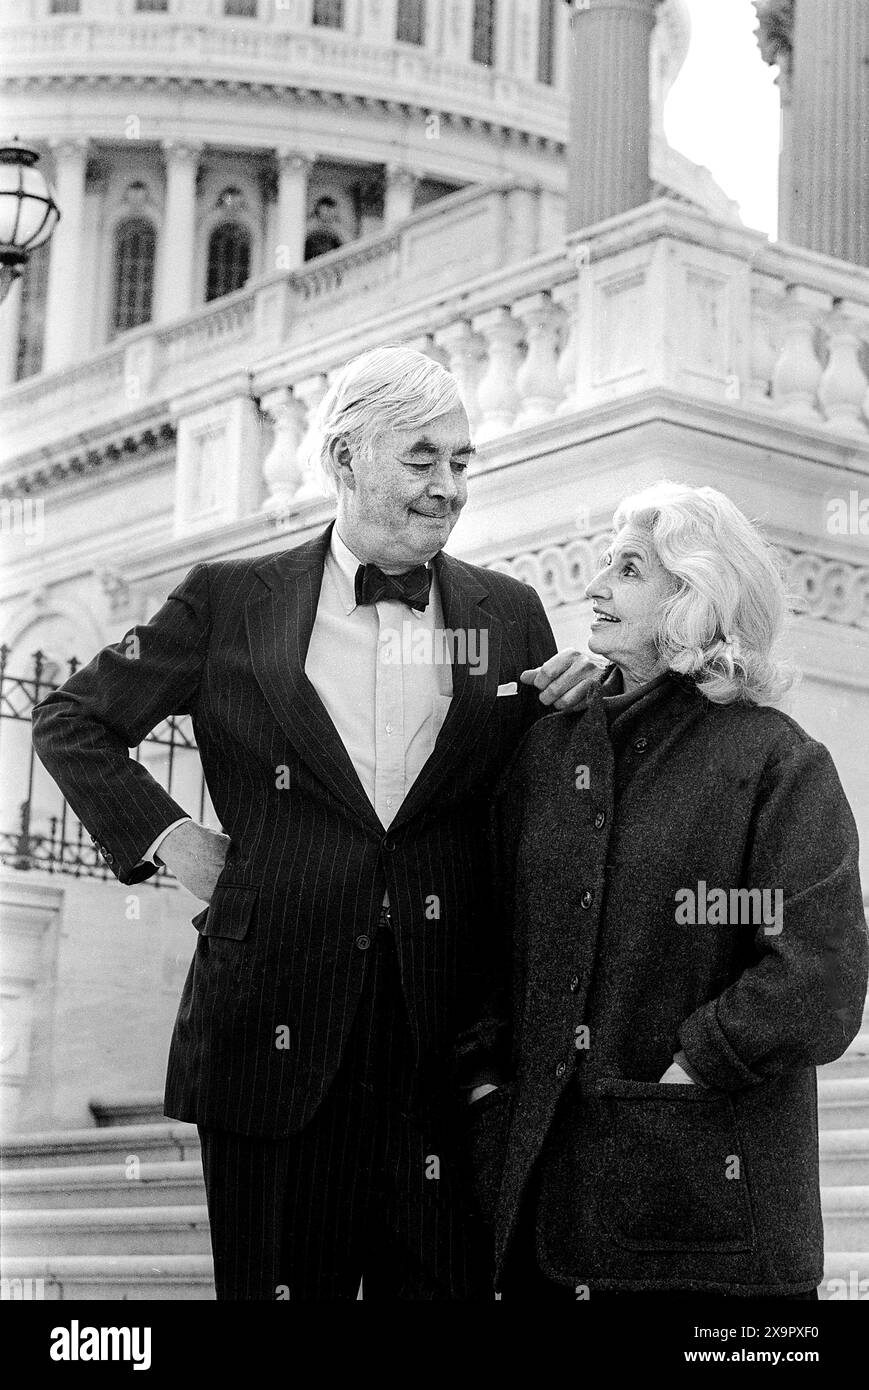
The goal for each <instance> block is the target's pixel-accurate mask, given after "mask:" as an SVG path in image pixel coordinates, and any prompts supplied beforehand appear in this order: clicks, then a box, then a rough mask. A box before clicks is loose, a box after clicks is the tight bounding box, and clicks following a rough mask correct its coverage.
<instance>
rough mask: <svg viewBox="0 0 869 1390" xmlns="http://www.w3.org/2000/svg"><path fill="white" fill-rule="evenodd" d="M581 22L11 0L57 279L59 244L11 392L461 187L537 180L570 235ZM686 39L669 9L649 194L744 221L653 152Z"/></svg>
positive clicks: (352, 8) (172, 1) (336, 2)
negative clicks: (571, 128)
mask: <svg viewBox="0 0 869 1390" xmlns="http://www.w3.org/2000/svg"><path fill="white" fill-rule="evenodd" d="M568 11H569V7H568V6H566V5H565V4H563V3H562V0H509V2H508V3H507V4H504V3H503V0H500V2H499V3H496V0H274V3H270V2H267V0H30V3H29V4H28V5H27V6H24V5H22V4H21V3H20V2H17V3H15V2H13V3H10V0H5V3H4V4H3V5H2V6H0V42H2V47H3V52H4V55H5V56H4V77H3V90H4V101H5V111H6V119H7V122H9V124H10V130H12V129H14V130H15V131H16V132H17V133H18V134H20V135H21V137H22V138H26V139H27V140H28V141H29V142H31V143H34V144H36V145H37V146H38V147H39V148H41V149H42V151H43V154H44V156H45V167H46V169H47V171H49V172H51V171H53V173H54V180H55V184H56V187H57V193H58V199H59V202H60V204H61V207H62V209H63V215H64V220H65V223H66V226H65V229H64V238H63V240H64V242H65V244H66V253H65V256H64V257H63V260H64V263H65V264H64V267H63V268H58V267H55V271H54V275H53V279H54V285H52V283H51V280H52V275H51V274H50V273H49V270H48V265H49V254H48V250H47V248H46V250H45V251H44V252H43V253H42V254H37V255H36V256H34V258H33V263H32V265H31V267H30V270H29V272H28V275H27V276H26V280H25V286H24V295H23V302H22V303H21V305H20V306H18V310H17V314H16V315H15V317H16V324H15V329H14V331H13V327H12V326H9V327H5V326H4V333H5V335H6V337H7V338H9V337H10V335H12V336H13V337H14V338H15V341H14V342H13V341H10V342H9V343H8V345H7V350H6V351H5V353H4V354H3V358H4V362H5V368H4V370H3V376H4V377H5V380H6V381H7V382H9V381H12V380H15V379H21V378H23V377H26V376H31V375H33V374H34V373H36V372H39V371H40V370H51V369H55V368H61V367H64V366H66V365H68V364H69V363H70V362H72V361H76V360H78V359H79V358H81V357H83V356H87V355H88V353H91V352H95V351H97V350H99V349H100V348H102V347H104V346H105V345H106V344H107V343H109V342H111V341H112V340H113V339H114V338H115V337H116V336H117V335H118V334H119V333H122V332H125V331H127V330H130V329H133V328H137V327H139V326H140V325H142V324H144V323H149V322H154V323H158V324H159V323H162V322H166V321H169V320H172V319H176V318H179V317H181V316H183V315H185V314H188V313H190V312H192V311H194V310H195V309H196V308H198V307H199V306H200V305H202V304H204V303H206V302H207V301H210V300H213V299H217V298H220V297H221V296H223V295H225V294H227V293H230V292H232V291H234V290H237V289H239V288H240V287H241V286H242V285H244V284H245V283H246V282H247V281H248V280H249V279H251V278H255V277H257V276H260V275H264V274H268V273H269V272H272V271H275V270H284V271H286V270H293V269H295V268H296V267H298V266H300V265H301V264H302V263H303V262H304V261H305V260H309V259H312V258H314V257H315V256H317V255H319V254H322V253H323V252H328V251H330V250H333V249H337V248H338V247H340V246H343V245H346V244H347V243H348V242H351V241H354V240H355V239H357V238H359V237H364V236H366V235H368V234H371V233H373V232H377V231H380V230H382V229H383V228H384V227H389V226H391V225H393V224H395V223H397V222H399V221H401V220H402V219H404V218H406V217H407V216H409V215H410V214H411V213H413V212H415V211H417V210H419V209H420V208H422V207H424V206H426V205H428V204H429V203H431V202H433V201H434V200H435V199H438V198H440V197H442V196H444V195H446V194H449V193H454V192H456V191H457V190H459V189H463V188H467V187H470V186H475V185H483V184H488V183H491V182H493V181H503V180H504V179H508V180H515V181H516V182H517V184H522V185H526V186H527V185H528V184H533V185H535V186H537V187H538V188H539V189H540V190H541V195H542V196H541V204H540V205H541V208H542V209H543V211H542V212H541V216H542V217H543V218H544V220H545V224H546V227H547V228H548V229H549V233H550V234H551V235H555V234H558V233H560V231H561V230H562V226H563V211H562V209H563V197H564V188H565V183H566V161H565V141H566V138H567V125H568V104H569V90H568V68H569V56H570V55H569V45H570V32H569V13H568ZM23 16H26V17H23ZM689 33H690V26H689V23H688V17H687V9H686V6H685V3H684V0H665V3H664V4H663V5H662V6H661V7H660V8H659V10H658V18H657V24H656V29H655V33H654V35H653V40H652V49H651V59H650V95H651V111H652V142H651V160H652V176H653V180H654V184H655V188H656V191H657V192H662V191H666V192H671V193H676V194H677V195H678V196H680V197H681V198H683V199H685V200H687V201H689V202H693V203H695V204H698V205H699V206H701V207H704V208H705V209H706V210H707V211H709V212H711V213H712V214H713V215H714V216H716V217H718V218H725V219H732V218H733V217H734V216H735V213H734V207H733V204H731V203H730V202H729V200H727V199H726V198H725V197H724V195H723V194H722V193H721V190H720V189H718V187H717V185H715V184H714V182H713V180H712V178H711V176H710V175H709V174H708V173H707V171H705V170H698V169H697V166H695V165H693V164H691V163H690V161H688V160H686V159H684V157H682V156H679V155H678V154H676V152H674V151H673V150H671V149H670V147H669V145H668V144H667V142H666V139H665V138H664V134H663V124H662V112H663V104H664V100H665V98H666V94H667V92H668V91H669V89H670V86H671V85H672V82H673V81H674V79H675V77H676V75H677V73H678V71H679V68H680V67H681V65H682V62H683V61H684V58H685V54H686V52H687V46H688V39H689ZM58 259H59V258H58ZM72 266H74V267H75V270H74V272H73V271H71V269H70V267H72ZM83 286H87V290H86V291H85V290H84V289H83V288H82V287H83ZM52 295H53V297H54V300H55V301H60V300H61V299H62V300H63V307H62V308H61V306H60V304H59V303H58V302H55V303H52ZM46 298H48V304H47V305H46ZM44 324H45V328H43V325H44Z"/></svg>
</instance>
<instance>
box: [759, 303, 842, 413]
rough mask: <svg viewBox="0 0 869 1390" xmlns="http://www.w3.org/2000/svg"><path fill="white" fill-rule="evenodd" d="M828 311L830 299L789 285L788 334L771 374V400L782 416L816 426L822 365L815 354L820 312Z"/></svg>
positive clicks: (786, 321)
mask: <svg viewBox="0 0 869 1390" xmlns="http://www.w3.org/2000/svg"><path fill="white" fill-rule="evenodd" d="M828 307H829V298H828V296H827V295H822V294H819V293H818V292H816V291H813V290H809V289H805V288H804V287H803V286H801V285H790V286H789V287H788V289H787V291H786V300H785V323H786V327H785V334H784V342H783V344H782V350H781V352H780V353H779V357H778V361H777V362H776V364H775V368H774V370H773V374H772V398H773V401H774V402H775V406H776V408H777V409H778V410H780V411H781V412H782V414H783V415H789V416H791V417H792V418H793V419H795V420H806V421H811V422H814V423H816V422H817V420H818V410H817V405H816V401H817V394H818V383H819V382H820V380H821V364H820V362H819V361H818V357H817V353H816V352H815V342H814V338H815V324H816V322H817V317H818V309H825V308H828Z"/></svg>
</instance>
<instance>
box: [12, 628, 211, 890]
mask: <svg viewBox="0 0 869 1390" xmlns="http://www.w3.org/2000/svg"><path fill="white" fill-rule="evenodd" d="M10 655H11V652H10V648H9V647H7V646H6V645H5V644H4V645H2V646H0V779H2V787H3V798H2V802H0V863H2V864H4V865H6V866H7V867H9V868H13V869H41V870H43V871H45V872H47V873H51V874H69V875H71V876H72V877H74V878H100V879H108V878H112V877H113V874H112V872H111V870H110V869H109V867H108V865H107V864H105V863H104V862H103V860H102V858H101V856H100V854H99V851H98V850H97V847H96V845H94V844H92V843H91V838H90V832H89V831H88V829H87V828H86V827H85V826H84V825H82V823H81V821H80V820H79V819H78V817H77V816H76V815H75V813H74V811H73V810H72V808H71V806H70V805H69V803H68V802H67V800H66V798H65V797H64V795H63V793H62V792H61V790H60V788H59V787H58V786H57V784H56V783H55V782H54V781H53V780H52V778H51V777H50V776H49V774H48V772H47V771H46V770H45V768H44V767H43V766H42V764H41V763H40V761H39V759H38V758H37V756H36V752H35V750H34V747H33V741H32V739H31V737H30V723H31V713H32V710H33V706H34V705H35V704H37V703H38V702H39V701H40V700H42V699H43V698H44V697H45V696H46V695H47V694H48V692H49V691H50V690H56V689H57V687H58V686H59V685H61V684H63V682H64V680H66V679H67V678H68V677H69V676H71V675H72V674H73V673H74V672H75V671H76V670H78V668H79V666H80V665H81V663H80V662H79V660H78V659H77V658H76V657H71V658H70V659H69V660H68V661H67V662H66V663H65V664H66V667H67V670H66V673H65V674H62V673H61V664H60V663H58V662H56V661H53V660H52V659H51V658H50V657H48V656H47V655H46V653H45V652H42V651H36V652H33V653H32V655H31V657H30V663H31V666H30V671H29V673H27V674H23V675H21V674H14V673H13V672H12V671H11V670H10V669H8V664H9V658H10ZM132 756H133V757H134V758H135V759H136V761H137V762H142V763H144V764H145V765H146V766H147V767H148V770H149V772H151V773H152V775H153V776H154V777H155V778H156V779H157V781H158V782H160V784H161V785H162V786H163V787H165V789H166V791H167V792H169V794H170V796H174V797H175V799H176V800H177V801H179V802H180V804H181V805H183V806H185V807H188V808H191V810H190V814H191V815H193V816H196V817H197V818H198V819H199V821H201V822H202V823H203V824H212V825H215V828H216V827H217V820H216V816H215V813H214V809H213V807H212V805H211V799H210V797H209V795H208V789H207V787H206V785H205V778H204V775H203V772H202V764H201V762H200V760H199V751H198V749H197V747H196V740H195V739H194V737H193V729H192V725H191V721H190V718H189V716H187V715H171V716H170V717H169V718H168V719H165V720H163V722H162V723H161V724H159V725H157V727H156V728H155V729H153V730H152V732H151V733H150V734H149V735H148V737H147V738H145V739H143V740H142V742H141V743H140V744H139V747H138V748H137V749H135V751H134V752H133V754H132ZM192 808H195V809H192ZM149 882H150V883H151V884H153V886H154V887H161V886H164V885H169V884H172V885H174V879H173V878H172V876H171V875H170V874H169V873H168V871H167V870H166V869H160V870H159V871H158V872H157V874H155V875H154V876H153V877H152V878H151V879H149Z"/></svg>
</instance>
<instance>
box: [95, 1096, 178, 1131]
mask: <svg viewBox="0 0 869 1390" xmlns="http://www.w3.org/2000/svg"><path fill="white" fill-rule="evenodd" d="M88 1109H89V1110H90V1112H91V1114H92V1115H93V1117H94V1123H95V1124H96V1125H97V1126H98V1127H99V1128H108V1127H112V1126H118V1125H160V1124H165V1123H166V1116H165V1115H164V1114H163V1096H162V1094H161V1093H160V1092H159V1091H148V1092H143V1093H142V1094H141V1095H137V1096H132V1095H131V1096H117V1097H108V1098H102V1099H97V1100H92V1101H91V1103H90V1105H89V1107H88ZM173 1123H175V1122H173Z"/></svg>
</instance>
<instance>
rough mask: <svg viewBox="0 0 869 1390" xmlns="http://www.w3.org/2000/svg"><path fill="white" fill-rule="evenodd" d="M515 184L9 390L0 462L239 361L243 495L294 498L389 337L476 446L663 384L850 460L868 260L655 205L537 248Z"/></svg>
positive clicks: (180, 396)
mask: <svg viewBox="0 0 869 1390" xmlns="http://www.w3.org/2000/svg"><path fill="white" fill-rule="evenodd" d="M540 196H542V195H540ZM529 197H531V199H532V203H533V204H534V206H533V208H532V211H533V212H534V213H535V215H536V214H539V213H540V210H541V208H540V204H539V199H538V202H537V203H534V197H535V195H533V194H529V192H528V190H523V189H516V188H501V189H496V190H488V191H486V192H484V193H462V194H457V195H455V196H454V198H452V199H450V200H448V202H447V203H445V204H444V205H443V208H442V209H441V210H440V211H439V212H437V213H435V214H427V213H420V214H416V215H415V216H414V217H413V218H410V219H409V220H408V221H407V222H406V223H405V224H403V225H402V227H401V228H399V229H398V230H397V231H395V232H393V233H390V234H384V235H381V236H377V237H372V238H368V239H366V241H364V242H361V243H357V244H356V245H354V246H353V247H350V248H348V249H347V250H340V251H336V252H334V253H332V254H331V255H330V256H326V257H323V258H322V259H321V260H320V261H318V262H317V263H316V265H315V266H314V267H312V268H311V269H309V270H305V271H303V272H299V273H295V274H290V275H278V276H270V277H268V278H266V279H265V280H262V281H260V282H258V283H256V284H254V285H252V286H250V287H248V288H246V289H244V290H242V291H239V292H238V293H237V294H235V295H232V296H227V297H226V299H224V300H221V301H220V303H219V304H214V305H210V306H206V308H205V309H203V310H200V311H199V312H198V313H196V314H193V315H191V316H190V317H188V318H186V319H183V320H180V321H178V322H177V323H176V324H172V325H169V326H167V327H165V328H161V329H154V330H139V331H138V332H136V333H132V334H129V335H127V337H126V338H125V340H124V345H123V346H121V345H119V346H118V347H117V348H115V349H111V350H109V351H108V352H106V353H102V354H100V355H99V356H98V357H97V358H94V359H93V360H92V361H91V362H90V363H86V364H84V365H83V366H81V367H77V368H75V369H73V370H72V371H71V372H64V373H58V374H56V375H55V376H54V377H53V378H52V377H43V378H41V379H39V380H37V381H35V382H28V383H24V384H22V385H20V386H17V387H15V388H13V389H12V390H10V391H9V392H8V393H7V395H6V397H5V400H4V401H3V402H2V404H0V427H2V433H3V436H4V438H5V440H6V446H7V449H8V451H9V452H8V456H7V457H8V462H7V464H6V473H7V478H8V477H9V474H10V472H12V470H13V469H15V468H17V469H19V470H20V467H21V465H22V463H23V462H24V456H25V453H26V452H29V451H34V452H35V451H36V450H37V449H39V451H40V453H41V454H42V453H43V451H44V449H45V446H46V445H48V444H49V443H50V442H51V440H52V439H55V440H59V439H60V438H63V437H67V438H68V437H69V434H70V433H71V431H72V430H74V429H79V428H80V427H81V424H80V422H81V420H82V418H83V417H82V415H81V414H80V412H85V413H86V421H85V423H86V424H88V425H90V426H91V427H93V425H94V422H95V420H96V417H97V416H98V415H99V414H100V411H101V410H102V411H103V412H104V414H105V416H106V422H107V423H108V419H109V417H114V418H120V419H123V416H124V412H125V411H127V412H128V413H129V412H132V411H133V410H134V408H135V410H138V411H139V412H141V411H142V410H143V409H144V408H146V407H148V406H149V403H150V407H151V408H152V409H156V407H157V406H158V405H160V403H161V402H162V403H164V404H165V403H166V402H167V401H168V400H170V399H171V402H172V412H173V415H174V417H175V418H178V419H183V416H184V414H185V411H186V409H187V407H185V395H186V394H187V395H190V396H191V399H192V397H193V395H194V394H195V393H197V392H198V393H199V395H200V399H199V400H198V401H197V404H196V409H197V410H200V408H201V392H202V390H203V388H204V387H206V386H209V387H211V388H212V389H213V388H214V387H215V383H217V384H218V385H219V383H220V381H221V380H222V379H226V380H227V381H228V380H229V379H230V378H231V379H232V381H233V382H234V383H236V384H235V385H234V386H233V387H232V389H231V391H228V394H229V395H232V394H233V393H234V395H235V398H236V401H237V400H238V390H239V388H238V385H237V382H238V379H239V373H240V372H241V373H242V377H243V379H245V380H247V382H248V383H249V385H248V386H246V387H245V388H244V395H245V398H246V401H247V405H248V407H249V406H250V400H251V398H253V399H254V400H256V401H258V402H259V404H260V408H261V411H262V413H263V415H264V417H265V419H266V421H267V422H268V423H269V424H270V425H271V427H272V428H271V438H270V440H269V439H268V438H267V443H266V451H265V457H264V461H263V483H264V486H263V495H264V500H263V502H262V505H263V506H264V507H266V508H267V509H275V508H286V507H287V506H289V505H291V504H293V503H294V502H298V503H299V504H301V502H302V501H304V500H305V499H306V498H308V497H310V496H312V495H314V494H316V493H317V492H318V486H317V480H316V478H315V477H314V476H312V473H311V469H310V463H309V460H308V457H307V455H308V445H309V439H308V432H309V428H310V420H311V415H312V411H313V409H314V408H315V407H316V405H317V403H318V401H319V399H321V398H322V395H323V392H324V391H325V389H326V387H327V385H328V381H329V379H330V378H331V377H332V376H333V375H334V373H335V372H336V371H337V370H338V368H339V367H340V366H341V365H342V364H343V362H345V361H346V360H347V359H348V358H349V357H351V356H353V355H354V354H355V353H357V352H359V351H362V350H364V349H365V348H368V347H372V346H374V345H376V344H378V343H385V342H395V341H401V342H407V343H413V344H414V345H416V346H418V347H420V348H421V349H422V350H423V351H425V352H428V353H430V354H431V355H432V356H435V357H437V358H438V360H440V361H442V362H444V363H445V364H446V365H447V366H449V367H450V369H451V370H453V371H454V372H455V374H456V376H457V378H458V380H459V382H460V385H461V390H462V394H463V397H464V400H465V402H466V405H467V409H468V414H469V417H470V419H471V423H472V427H473V430H474V434H475V437H476V440H477V442H478V443H480V444H487V443H489V442H491V441H494V440H497V439H499V438H502V437H503V436H505V435H507V434H515V433H516V432H518V431H521V430H527V429H535V428H539V427H540V426H542V425H546V424H547V423H549V422H552V421H555V420H557V419H558V418H559V417H563V416H565V415H568V414H573V413H575V412H578V411H579V412H581V411H583V410H586V409H591V408H594V407H596V406H599V405H601V404H607V403H609V402H613V401H620V400H624V399H626V398H628V397H630V396H635V395H637V394H638V393H647V392H650V391H655V390H657V391H661V390H665V391H668V392H671V393H675V394H677V395H678V396H679V397H682V398H684V397H693V398H700V399H702V400H704V401H706V402H709V401H712V402H716V403H717V404H718V405H719V406H720V407H721V408H722V409H725V410H734V411H742V412H744V411H748V412H753V413H754V414H755V416H763V417H765V418H767V419H770V418H771V419H779V420H780V421H781V422H782V423H783V424H785V423H787V422H793V423H794V424H796V425H799V426H802V427H805V426H811V427H813V428H814V429H816V430H818V431H821V432H822V433H826V434H827V435H828V436H829V437H830V438H833V439H840V440H841V439H846V440H847V441H849V443H851V444H853V446H854V447H855V448H856V449H858V450H862V451H865V452H860V453H859V455H858V457H860V458H865V460H866V467H867V469H869V271H867V270H864V269H860V268H857V267H851V266H848V265H846V264H845V263H842V262H837V261H832V260H830V259H829V258H826V257H820V256H817V255H814V254H813V253H809V252H803V251H800V250H798V249H796V248H792V247H786V246H782V245H771V244H770V243H768V242H767V240H766V238H764V237H763V236H762V235H761V234H759V233H755V232H750V231H747V230H746V229H744V228H737V227H731V226H723V225H721V224H717V223H715V222H713V221H712V220H711V219H709V218H708V217H706V216H705V215H703V214H701V213H697V212H694V211H693V210H691V209H689V208H685V207H683V206H681V205H679V204H676V203H673V202H668V201H666V200H661V201H659V202H656V203H651V204H648V205H646V206H645V207H643V208H640V209H636V210H634V211H633V212H631V213H628V214H625V215H624V216H622V217H619V218H613V219H611V220H610V221H609V222H607V223H603V224H601V225H600V226H599V227H598V228H595V229H592V230H591V231H590V232H589V233H588V235H587V236H585V237H573V238H571V239H569V240H568V241H567V242H565V241H564V240H563V239H562V240H560V241H559V242H558V243H557V244H556V246H555V247H554V248H553V249H550V250H540V249H539V246H538V242H539V240H540V237H539V236H538V235H537V234H535V233H534V232H533V227H534V217H533V216H532V217H531V219H530V223H529V219H528V216H527V214H528V207H527V206H526V205H525V203H524V202H523V203H522V210H523V214H524V216H523V218H521V219H518V220H517V219H516V218H515V216H514V214H515V213H516V211H517V209H518V207H519V206H520V200H526V201H527V199H528V198H529ZM537 225H538V227H541V226H542V225H543V223H542V221H541V220H540V219H539V217H538V222H537ZM529 227H530V230H529ZM511 247H512V248H513V250H514V252H515V251H518V252H520V254H519V256H518V257H515V258H513V259H511V257H510V255H509V250H510V248H511ZM522 251H524V252H525V253H526V254H525V255H524V256H523V255H521V252H522ZM529 252H530V253H531V254H528V253H529ZM348 311H351V312H350V314H349V321H348ZM79 398H80V399H79ZM37 401H38V402H39V414H38V418H34V408H35V405H36V402H37ZM190 409H193V407H192V406H191V407H190ZM185 466H186V464H185V460H184V459H183V458H182V457H181V455H180V451H179V470H180V471H183V469H184V468H185ZM861 466H862V465H861ZM188 491H189V493H190V495H196V492H197V489H196V487H195V486H193V487H192V488H190V489H188ZM245 495H249V489H246V492H245ZM224 519H226V520H230V519H232V518H230V517H225V518H224ZM189 520H190V522H191V524H193V523H194V520H195V519H194V518H193V517H191V518H189ZM182 530H183V524H182Z"/></svg>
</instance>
